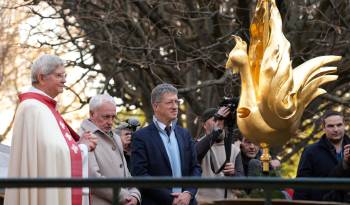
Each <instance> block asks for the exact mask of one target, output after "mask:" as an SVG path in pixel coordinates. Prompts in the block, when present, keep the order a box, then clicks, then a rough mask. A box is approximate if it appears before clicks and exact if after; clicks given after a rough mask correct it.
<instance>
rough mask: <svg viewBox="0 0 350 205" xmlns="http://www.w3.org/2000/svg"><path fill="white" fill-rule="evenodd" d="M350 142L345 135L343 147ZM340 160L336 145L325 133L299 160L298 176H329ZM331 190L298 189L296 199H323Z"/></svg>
mask: <svg viewBox="0 0 350 205" xmlns="http://www.w3.org/2000/svg"><path fill="white" fill-rule="evenodd" d="M346 144H350V138H349V137H348V136H347V135H344V138H343V145H342V146H343V148H344V146H345V145H346ZM338 163H340V164H341V163H342V162H338V161H337V157H336V151H335V148H334V146H333V145H332V144H331V143H330V142H329V141H328V140H327V138H326V136H325V135H323V136H322V137H321V139H320V140H319V141H318V142H316V143H314V144H311V145H309V146H307V147H306V148H305V149H304V151H303V153H302V155H301V157H300V161H299V166H298V172H297V177H328V176H329V174H330V173H332V172H333V170H334V169H335V168H336V167H337V165H338ZM329 191H331V190H319V189H296V190H295V192H294V196H293V198H294V199H297V200H314V201H322V200H323V197H324V196H325V194H326V193H327V192H329Z"/></svg>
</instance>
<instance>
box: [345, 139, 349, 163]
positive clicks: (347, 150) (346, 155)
mask: <svg viewBox="0 0 350 205" xmlns="http://www.w3.org/2000/svg"><path fill="white" fill-rule="evenodd" d="M344 162H345V163H346V164H347V165H348V166H350V144H347V145H345V146H344Z"/></svg>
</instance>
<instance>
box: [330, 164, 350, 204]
mask: <svg viewBox="0 0 350 205" xmlns="http://www.w3.org/2000/svg"><path fill="white" fill-rule="evenodd" d="M343 164H344V163H338V165H337V166H336V167H335V168H334V169H333V170H332V171H331V172H330V174H329V177H350V167H349V165H343ZM345 166H346V167H345ZM323 199H324V200H325V201H338V202H347V203H349V202H350V191H348V190H332V191H330V192H328V193H327V194H326V195H325V196H324V197H323Z"/></svg>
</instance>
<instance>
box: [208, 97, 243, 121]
mask: <svg viewBox="0 0 350 205" xmlns="http://www.w3.org/2000/svg"><path fill="white" fill-rule="evenodd" d="M238 102H239V99H238V98H233V97H231V98H230V97H224V98H223V100H222V101H221V102H220V103H219V107H228V108H229V109H230V114H229V115H228V116H226V117H223V116H221V115H219V114H215V116H214V118H215V119H217V120H225V126H226V127H233V126H234V124H235V122H236V109H237V107H238Z"/></svg>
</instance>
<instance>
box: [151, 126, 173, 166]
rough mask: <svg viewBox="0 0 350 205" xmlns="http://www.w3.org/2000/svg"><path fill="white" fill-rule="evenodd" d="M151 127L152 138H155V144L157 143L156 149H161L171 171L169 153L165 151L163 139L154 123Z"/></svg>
mask: <svg viewBox="0 0 350 205" xmlns="http://www.w3.org/2000/svg"><path fill="white" fill-rule="evenodd" d="M150 126H151V136H155V137H154V143H156V147H159V149H160V152H161V153H162V154H161V155H162V156H163V157H164V160H165V164H166V165H167V166H168V168H169V170H170V171H171V165H170V160H169V157H168V153H167V152H166V150H165V146H164V143H163V141H162V138H161V137H160V135H159V131H158V129H157V127H156V125H155V124H154V123H152V124H151V125H150Z"/></svg>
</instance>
